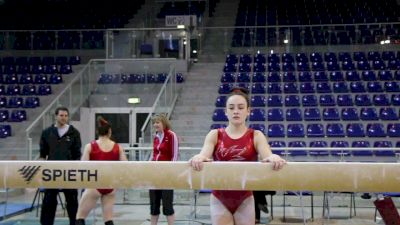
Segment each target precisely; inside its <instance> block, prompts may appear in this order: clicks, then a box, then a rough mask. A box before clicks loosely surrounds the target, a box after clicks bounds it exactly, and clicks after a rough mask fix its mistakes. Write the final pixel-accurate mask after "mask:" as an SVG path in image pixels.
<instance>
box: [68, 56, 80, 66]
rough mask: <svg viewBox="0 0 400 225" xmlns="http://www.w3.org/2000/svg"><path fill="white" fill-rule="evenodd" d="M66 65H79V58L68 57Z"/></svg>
mask: <svg viewBox="0 0 400 225" xmlns="http://www.w3.org/2000/svg"><path fill="white" fill-rule="evenodd" d="M68 64H70V65H79V64H81V57H80V56H70V57H69V59H68Z"/></svg>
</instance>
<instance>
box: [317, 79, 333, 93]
mask: <svg viewBox="0 0 400 225" xmlns="http://www.w3.org/2000/svg"><path fill="white" fill-rule="evenodd" d="M331 92H332V90H331V86H330V84H329V83H328V82H318V83H317V93H331Z"/></svg>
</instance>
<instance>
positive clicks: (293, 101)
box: [285, 95, 300, 106]
mask: <svg viewBox="0 0 400 225" xmlns="http://www.w3.org/2000/svg"><path fill="white" fill-rule="evenodd" d="M285 106H300V99H299V96H298V95H286V97H285Z"/></svg>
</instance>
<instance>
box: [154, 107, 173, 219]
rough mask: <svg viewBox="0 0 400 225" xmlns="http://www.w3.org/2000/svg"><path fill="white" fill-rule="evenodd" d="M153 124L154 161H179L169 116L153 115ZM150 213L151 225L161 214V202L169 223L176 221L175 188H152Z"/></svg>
mask: <svg viewBox="0 0 400 225" xmlns="http://www.w3.org/2000/svg"><path fill="white" fill-rule="evenodd" d="M153 126H154V129H155V131H156V134H155V136H154V145H153V158H152V161H177V160H178V155H179V154H178V138H177V136H176V134H175V133H174V132H173V131H172V130H171V125H170V123H169V120H168V118H167V117H166V116H165V115H164V114H160V115H156V116H154V117H153ZM149 194H150V214H151V220H150V221H151V225H156V224H157V222H158V218H159V215H160V202H161V200H162V204H163V214H164V215H165V216H166V217H167V221H168V225H173V224H174V221H175V215H174V208H173V205H172V202H173V199H174V190H150V191H149Z"/></svg>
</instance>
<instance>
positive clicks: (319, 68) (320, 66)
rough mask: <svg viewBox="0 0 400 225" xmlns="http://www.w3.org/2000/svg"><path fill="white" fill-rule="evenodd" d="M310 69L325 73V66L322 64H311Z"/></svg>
mask: <svg viewBox="0 0 400 225" xmlns="http://www.w3.org/2000/svg"><path fill="white" fill-rule="evenodd" d="M311 69H312V70H313V71H325V65H324V63H323V62H312V63H311Z"/></svg>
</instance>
